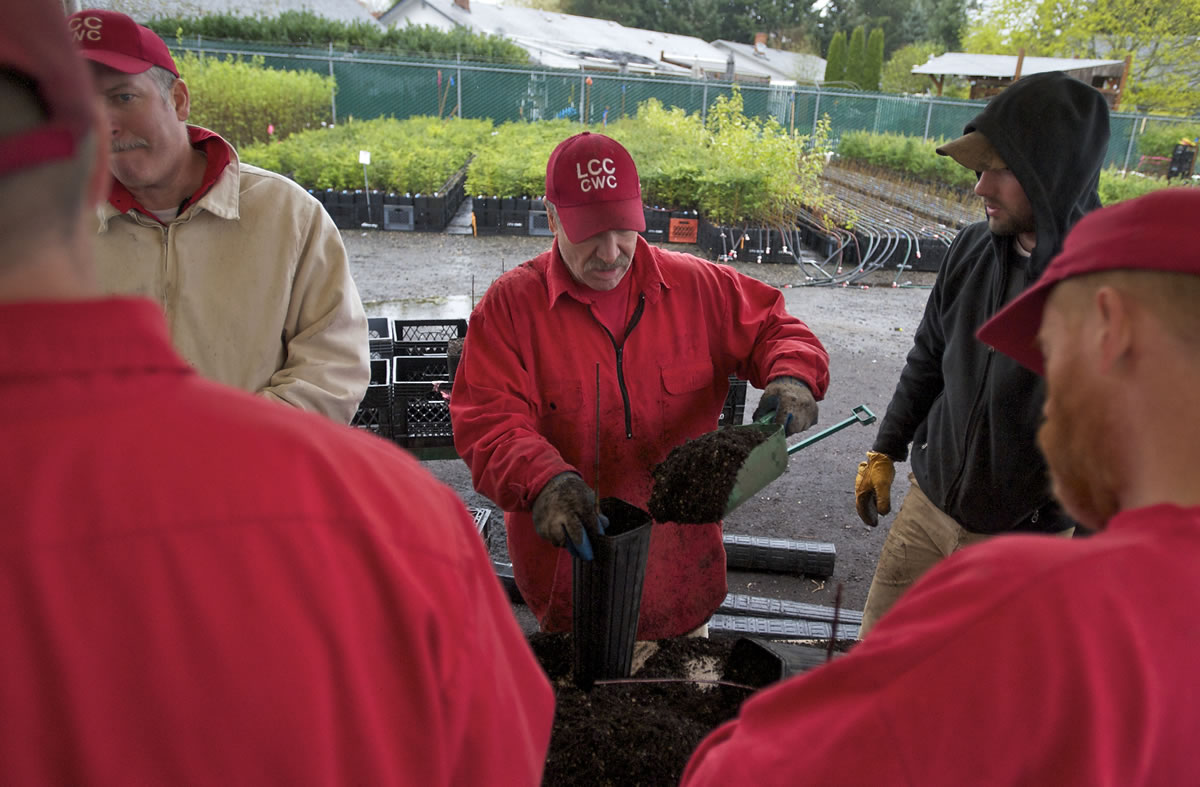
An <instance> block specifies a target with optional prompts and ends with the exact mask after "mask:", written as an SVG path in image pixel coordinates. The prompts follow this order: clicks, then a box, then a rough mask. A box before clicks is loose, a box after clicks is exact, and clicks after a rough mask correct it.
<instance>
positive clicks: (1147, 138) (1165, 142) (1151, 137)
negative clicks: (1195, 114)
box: [1137, 121, 1200, 158]
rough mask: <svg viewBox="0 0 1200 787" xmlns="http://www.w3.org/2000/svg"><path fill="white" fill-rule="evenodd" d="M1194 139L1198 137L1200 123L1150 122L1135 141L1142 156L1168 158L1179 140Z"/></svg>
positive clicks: (1199, 134) (1199, 135)
mask: <svg viewBox="0 0 1200 787" xmlns="http://www.w3.org/2000/svg"><path fill="white" fill-rule="evenodd" d="M1196 137H1200V123H1171V122H1169V121H1159V122H1152V123H1147V124H1146V130H1145V132H1144V133H1142V135H1141V136H1139V137H1138V139H1137V146H1138V151H1139V152H1140V153H1141V154H1142V155H1143V156H1162V157H1164V158H1170V157H1171V153H1172V152H1174V150H1175V146H1176V145H1178V144H1179V140H1180V139H1183V138H1186V139H1196Z"/></svg>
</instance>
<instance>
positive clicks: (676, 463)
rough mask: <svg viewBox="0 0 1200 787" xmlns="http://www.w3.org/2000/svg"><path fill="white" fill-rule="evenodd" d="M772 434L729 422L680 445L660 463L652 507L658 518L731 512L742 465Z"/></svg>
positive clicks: (698, 520)
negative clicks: (728, 507) (730, 503)
mask: <svg viewBox="0 0 1200 787" xmlns="http://www.w3.org/2000/svg"><path fill="white" fill-rule="evenodd" d="M767 437H768V435H767V434H765V433H763V432H760V431H758V430H755V429H738V428H737V427H732V426H723V427H721V428H720V429H717V430H716V431H714V432H708V433H706V434H702V435H700V436H699V437H697V438H696V439H694V440H689V441H687V442H686V443H684V444H683V445H678V446H675V448H672V449H671V453H669V454H667V458H666V459H664V460H663V461H662V462H661V463H659V465H658V466H657V467H655V468H654V474H653V478H654V486H653V488H652V490H651V492H650V501H649V503H648V504H647V508H649V509H650V514H651V516H653V517H654V519H655V520H656V521H658V522H681V523H687V524H703V523H705V522H716V521H717V520H719V519H720V518H721V516H722V515H723V514H724V513H725V504H726V503H727V502H728V501H729V493H730V492H732V491H733V485H734V483H735V482H736V481H737V474H738V470H740V469H741V468H742V464H743V463H744V462H745V461H746V457H747V456H749V455H750V452H751V451H752V450H753V449H754V447H755V446H757V445H759V444H761V443H762V442H763V441H764V440H766V439H767Z"/></svg>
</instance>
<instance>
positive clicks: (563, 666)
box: [529, 633, 751, 787]
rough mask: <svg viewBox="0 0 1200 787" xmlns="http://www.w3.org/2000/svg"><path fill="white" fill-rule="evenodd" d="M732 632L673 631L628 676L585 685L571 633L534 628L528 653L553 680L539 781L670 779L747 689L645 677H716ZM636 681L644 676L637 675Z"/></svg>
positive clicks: (729, 647) (678, 774) (603, 782)
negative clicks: (696, 634)
mask: <svg viewBox="0 0 1200 787" xmlns="http://www.w3.org/2000/svg"><path fill="white" fill-rule="evenodd" d="M734 641H735V638H733V637H714V638H712V639H700V638H678V639H667V640H659V641H658V642H656V643H653V644H654V645H656V646H657V648H658V649H657V650H656V651H655V652H654V653H653V654H652V655H651V656H650V657H649V658H648V659H647V660H646V662H645V664H644V665H642V666H641V668H640V669H637V670H635V671H634V675H633V678H630V679H627V680H628V681H630V682H620V683H618V682H597V683H596V685H595V686H594V687H593V688H592V690H591V691H589V692H584V691H581V690H579V689H577V688H576V687H575V684H574V682H573V680H572V677H571V658H572V648H573V646H572V643H571V637H570V635H569V634H544V633H539V634H534V635H532V636H531V637H530V639H529V644H530V646H532V648H533V651H534V653H535V654H536V655H537V657H538V660H539V661H540V662H541V664H542V667H543V668H544V669H545V670H546V674H547V675H549V677H550V680H551V681H552V682H553V684H554V691H555V699H556V705H555V715H554V730H553V733H552V734H551V737H550V751H549V754H548V755H547V758H546V770H545V773H544V775H543V782H542V783H543V784H545V785H547V787H554V785H627V784H637V785H659V784H662V785H674V784H678V783H679V779H680V777H681V776H682V775H683V769H684V767H685V766H686V765H687V761H688V758H689V757H690V756H691V754H692V752H693V751H695V749H696V747H697V746H698V745H699V744H700V741H701V740H702V739H703V738H704V737H705V736H706V735H707V734H708V733H709V732H711V731H712V730H713V729H714V728H716V727H717V726H718V725H720V724H721V723H722V722H724V721H727V720H728V719H731V718H733V717H734V716H736V715H737V712H738V708H739V707H741V704H742V701H743V700H745V699H746V698H747V697H749V696H750V694H751V690H750V689H749V688H739V687H734V686H727V685H714V684H711V683H700V682H695V681H686V680H672V681H669V682H645V679H647V678H672V679H678V678H681V677H684V676H688V675H693V676H698V675H703V677H704V678H706V679H719V678H721V677H722V675H723V673H724V669H725V664H726V661H727V660H728V658H729V653H730V651H731V650H732V647H733V643H734ZM638 680H641V681H643V682H636V681H638Z"/></svg>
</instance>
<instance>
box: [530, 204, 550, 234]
mask: <svg viewBox="0 0 1200 787" xmlns="http://www.w3.org/2000/svg"><path fill="white" fill-rule="evenodd" d="M529 234H530V235H542V236H551V235H553V234H554V233H553V232H551V231H550V214H549V213H548V212H547V211H544V210H531V211H529Z"/></svg>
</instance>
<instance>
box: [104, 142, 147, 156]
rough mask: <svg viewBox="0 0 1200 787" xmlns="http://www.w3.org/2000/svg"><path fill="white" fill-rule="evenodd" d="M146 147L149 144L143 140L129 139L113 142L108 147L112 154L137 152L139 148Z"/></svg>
mask: <svg viewBox="0 0 1200 787" xmlns="http://www.w3.org/2000/svg"><path fill="white" fill-rule="evenodd" d="M148 147H150V143H149V142H147V141H146V140H144V139H130V140H126V141H124V142H120V141H114V142H113V143H112V144H111V146H110V150H111V151H112V152H113V153H124V152H125V151H127V150H138V149H139V148H148Z"/></svg>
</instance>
